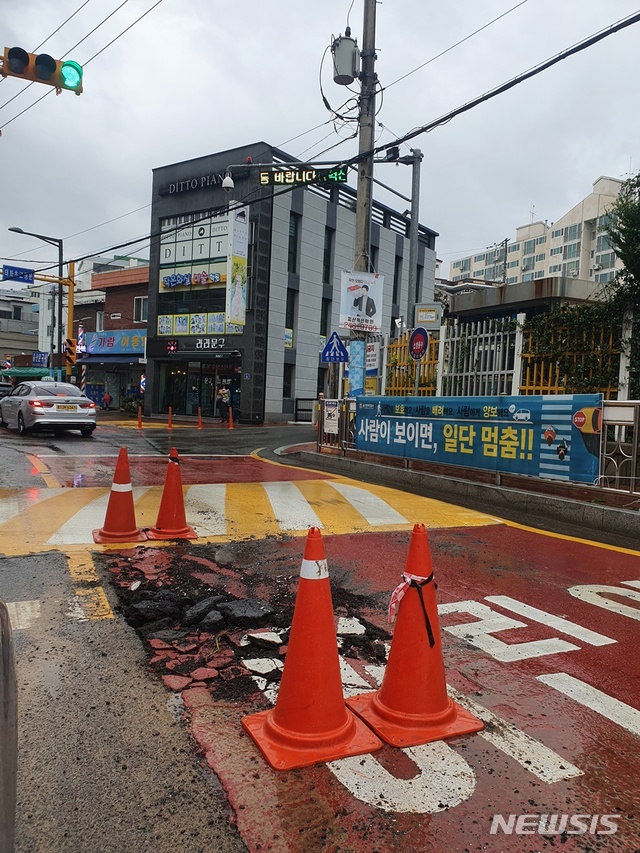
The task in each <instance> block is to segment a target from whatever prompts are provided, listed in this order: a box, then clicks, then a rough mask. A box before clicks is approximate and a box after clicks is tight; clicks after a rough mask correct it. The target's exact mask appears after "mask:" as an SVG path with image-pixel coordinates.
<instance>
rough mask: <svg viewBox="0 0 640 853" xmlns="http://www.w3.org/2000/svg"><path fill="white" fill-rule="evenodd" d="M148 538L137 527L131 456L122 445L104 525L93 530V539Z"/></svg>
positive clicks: (131, 539) (110, 540) (136, 540)
mask: <svg viewBox="0 0 640 853" xmlns="http://www.w3.org/2000/svg"><path fill="white" fill-rule="evenodd" d="M146 538H147V537H146V536H145V534H144V533H143V532H142V530H140V528H139V527H136V513H135V509H134V507H133V490H132V488H131V474H130V473H129V457H128V455H127V448H126V447H121V448H120V453H119V454H118V461H117V462H116V470H115V474H114V475H113V483H112V485H111V494H110V495H109V503H108V504H107V514H106V516H105V520H104V527H101V528H100V530H94V531H93V541H94V542H98V543H100V544H102V543H105V542H106V543H108V542H144V540H145V539H146Z"/></svg>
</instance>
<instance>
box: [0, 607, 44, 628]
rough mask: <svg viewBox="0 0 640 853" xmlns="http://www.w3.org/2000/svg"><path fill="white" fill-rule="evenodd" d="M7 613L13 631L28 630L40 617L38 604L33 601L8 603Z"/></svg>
mask: <svg viewBox="0 0 640 853" xmlns="http://www.w3.org/2000/svg"><path fill="white" fill-rule="evenodd" d="M7 611H8V613H9V621H10V622H11V628H12V629H13V630H14V631H20V630H22V629H24V628H30V627H31V625H33V623H34V622H35V621H36V619H37V618H38V617H39V616H40V602H39V601H38V600H37V599H36V600H35V601H8V602H7Z"/></svg>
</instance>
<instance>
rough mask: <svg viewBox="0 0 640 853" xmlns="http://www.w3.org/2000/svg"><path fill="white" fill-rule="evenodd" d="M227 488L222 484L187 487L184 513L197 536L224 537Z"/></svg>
mask: <svg viewBox="0 0 640 853" xmlns="http://www.w3.org/2000/svg"><path fill="white" fill-rule="evenodd" d="M226 499H227V487H226V485H225V484H224V483H218V484H213V485H200V486H189V488H188V489H187V494H186V497H185V501H184V507H185V513H186V514H187V515H188V516H189V518H190V519H191V520H192V521H193V524H194V526H195V527H196V528H197V529H198V536H200V537H202V536H224V534H225V533H226V532H227V516H226V511H225V509H226V506H225V505H226Z"/></svg>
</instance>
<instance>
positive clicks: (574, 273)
mask: <svg viewBox="0 0 640 853" xmlns="http://www.w3.org/2000/svg"><path fill="white" fill-rule="evenodd" d="M569 275H570V276H571V277H572V278H578V270H573V272H570V273H569Z"/></svg>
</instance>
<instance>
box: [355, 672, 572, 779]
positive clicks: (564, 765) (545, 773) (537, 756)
mask: <svg viewBox="0 0 640 853" xmlns="http://www.w3.org/2000/svg"><path fill="white" fill-rule="evenodd" d="M365 670H366V672H367V673H368V674H369V675H370V676H371V677H372V678H373V680H374V681H375V682H376V683H377V684H382V678H383V676H384V666H380V665H379V664H375V665H371V666H365ZM447 693H448V694H449V696H450V697H451V698H452V699H453V700H454V701H455V702H458V703H459V704H460V705H462V707H463V708H466V709H467V711H470V712H471V713H472V714H473V715H474V716H476V717H478V719H480V720H482V722H483V723H485V724H486V725H487V726H488V728H486V729H483V731H481V732H478V735H479V736H480V737H482V738H484V739H485V740H486V741H488V742H489V743H491V744H493V746H495V747H496V748H497V749H499V750H500V751H501V752H504V754H505V755H508V756H509V757H510V758H513V760H514V761H517V762H518V764H520V765H521V766H522V767H523V768H524V769H525V770H528V771H529V773H533V775H534V776H537V777H538V779H540V781H541V782H548V783H552V782H561V781H562V780H563V779H571V778H573V777H574V776H582V775H583V774H582V770H580V769H578V768H577V767H575V766H574V765H573V764H571V762H570V761H565V759H564V758H562V757H561V756H559V755H558V753H557V752H554V751H553V750H552V749H549V747H547V746H545V745H544V744H542V743H540V741H538V740H535V738H532V737H531V736H530V735H528V734H525V732H523V731H522V729H519V728H517V726H514V725H513V723H509V722H507V720H503V719H502V717H499V716H498V715H497V714H494V713H493V711H490V710H489V709H488V708H485V707H484V706H483V705H479V704H478V703H477V702H474V700H473V699H470V698H469V697H468V696H465V695H464V693H460V692H459V691H458V690H456V689H455V688H453V687H451V685H449V684H448V685H447Z"/></svg>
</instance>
